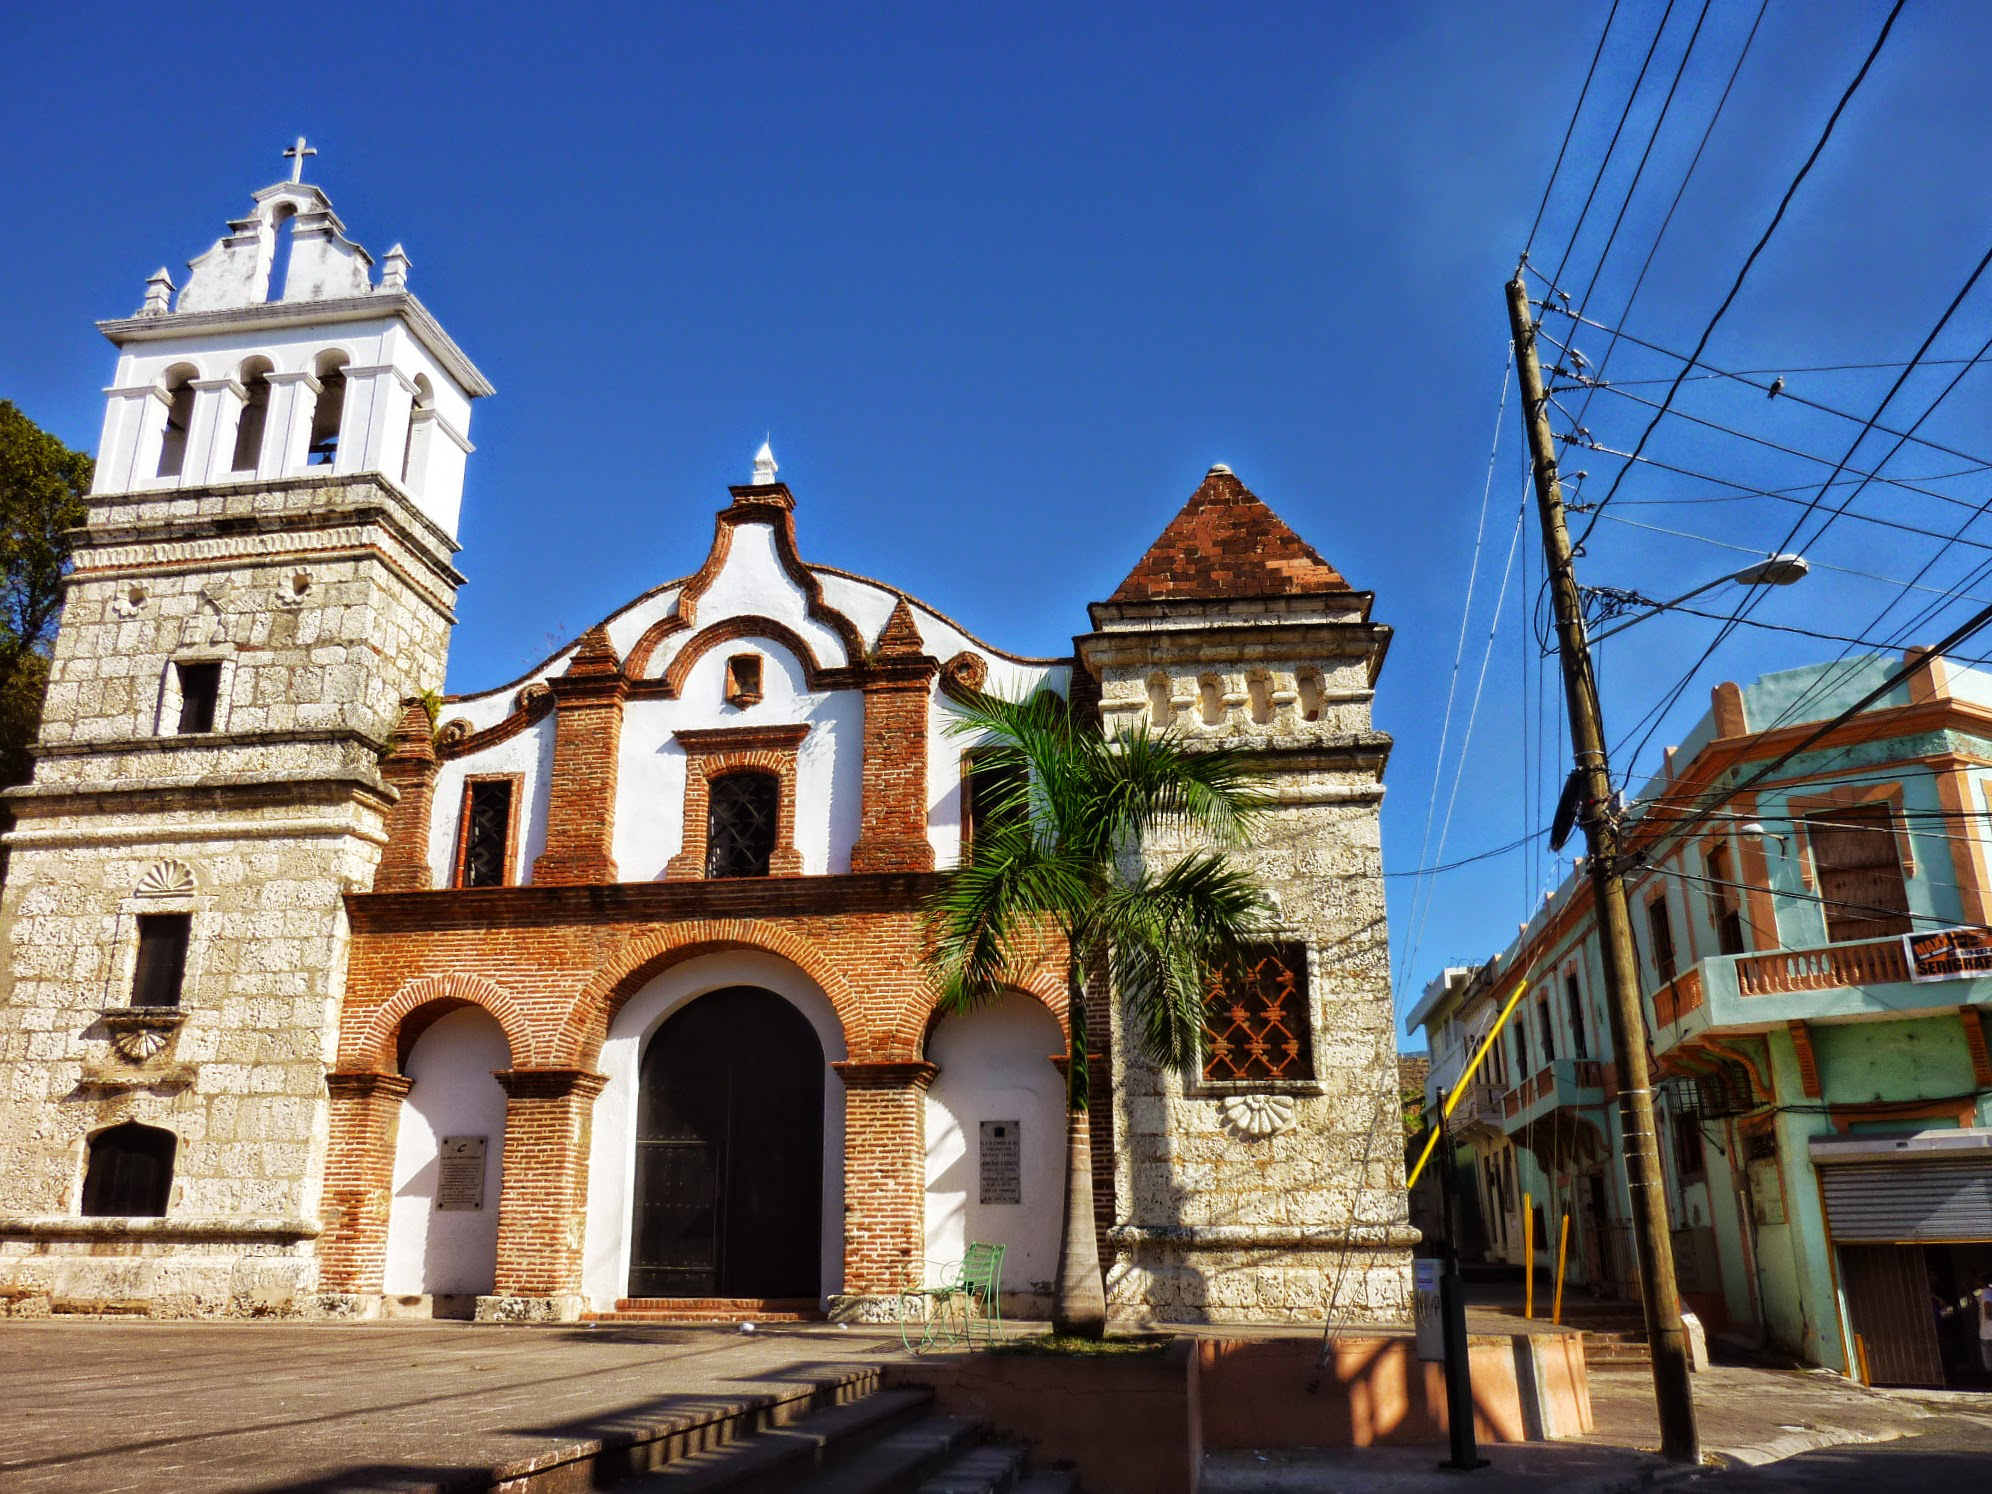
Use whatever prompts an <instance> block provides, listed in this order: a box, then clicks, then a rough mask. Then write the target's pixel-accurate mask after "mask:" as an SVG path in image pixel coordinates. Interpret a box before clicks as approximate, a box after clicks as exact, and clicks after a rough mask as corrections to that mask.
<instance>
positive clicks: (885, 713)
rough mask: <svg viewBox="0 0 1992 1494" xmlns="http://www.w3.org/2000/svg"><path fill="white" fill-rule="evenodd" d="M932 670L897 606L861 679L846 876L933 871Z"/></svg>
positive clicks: (908, 611)
mask: <svg viewBox="0 0 1992 1494" xmlns="http://www.w3.org/2000/svg"><path fill="white" fill-rule="evenodd" d="M939 669H940V665H939V664H937V663H936V662H935V661H934V660H933V659H932V658H930V657H929V656H928V655H927V654H925V653H923V652H921V643H920V630H919V628H918V627H917V626H916V625H915V624H914V621H913V609H912V608H910V607H908V606H907V605H906V601H905V599H904V598H903V597H902V598H901V599H900V602H899V605H898V606H896V607H894V608H893V609H892V617H891V619H890V620H889V621H887V623H886V625H885V631H884V632H883V633H881V634H880V635H879V640H878V648H877V650H876V651H875V652H874V654H873V657H872V666H871V670H870V672H869V674H868V675H867V676H866V679H865V756H864V802H863V805H862V808H861V815H862V819H861V821H860V825H859V830H858V839H857V842H856V843H855V844H854V845H853V846H852V847H851V870H852V871H854V872H908V871H914V872H921V871H932V870H933V869H934V847H933V845H932V844H931V843H930V842H929V841H928V839H927V701H928V699H929V696H930V693H931V690H932V687H933V680H934V675H935V674H936V673H937V672H938V670H939Z"/></svg>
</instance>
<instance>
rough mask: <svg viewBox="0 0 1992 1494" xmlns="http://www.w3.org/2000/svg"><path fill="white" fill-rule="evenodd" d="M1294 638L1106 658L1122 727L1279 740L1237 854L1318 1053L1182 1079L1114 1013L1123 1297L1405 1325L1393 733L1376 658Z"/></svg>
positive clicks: (1111, 700)
mask: <svg viewBox="0 0 1992 1494" xmlns="http://www.w3.org/2000/svg"><path fill="white" fill-rule="evenodd" d="M1288 646H1291V645H1290V644H1289V645H1288ZM1280 647H1281V644H1280V643H1279V642H1277V641H1275V639H1274V637H1273V635H1272V633H1271V631H1270V630H1269V634H1268V636H1267V638H1266V640H1265V642H1264V643H1263V645H1261V646H1259V647H1257V648H1255V649H1254V650H1253V657H1252V659H1251V661H1250V662H1249V663H1247V664H1245V665H1242V666H1240V665H1234V666H1232V667H1229V668H1219V669H1210V668H1202V667H1197V666H1196V665H1195V664H1194V663H1193V662H1191V661H1186V660H1185V659H1184V658H1183V657H1182V654H1183V652H1184V650H1183V648H1182V645H1181V644H1180V642H1178V643H1177V644H1176V645H1174V646H1172V647H1170V648H1168V649H1166V650H1158V652H1161V653H1166V654H1168V655H1172V656H1173V657H1171V658H1168V659H1167V660H1155V659H1151V660H1145V661H1144V660H1140V659H1137V658H1133V657H1128V656H1127V655H1126V651H1125V650H1124V649H1123V650H1122V651H1121V659H1120V662H1118V663H1116V664H1113V665H1110V666H1109V667H1108V668H1107V669H1106V670H1105V671H1104V678H1103V680H1102V696H1103V699H1102V716H1103V720H1104V721H1105V723H1106V724H1107V726H1108V728H1109V729H1112V728H1113V727H1114V726H1116V725H1119V724H1123V723H1125V724H1130V725H1132V724H1135V723H1137V722H1139V721H1151V722H1155V723H1156V724H1157V725H1158V726H1160V727H1172V728H1174V729H1176V730H1177V731H1179V732H1181V733H1182V734H1184V735H1186V736H1188V737H1189V738H1190V739H1191V740H1192V741H1211V742H1217V741H1229V742H1234V743H1244V744H1247V745H1249V746H1251V747H1253V748H1254V749H1257V750H1260V751H1263V752H1264V753H1265V758H1264V763H1265V768H1266V774H1265V778H1264V780H1263V782H1262V785H1261V786H1262V788H1263V789H1264V790H1265V791H1267V792H1270V793H1271V794H1272V795H1273V796H1274V797H1275V798H1276V800H1277V801H1278V802H1277V807H1276V808H1274V809H1273V810H1272V811H1271V813H1270V816H1269V818H1268V822H1267V823H1266V824H1265V825H1264V826H1263V827H1262V828H1261V829H1260V830H1259V832H1258V833H1257V835H1256V836H1255V839H1254V842H1253V844H1252V845H1251V846H1250V847H1249V848H1248V849H1246V850H1243V851H1241V852H1238V853H1237V854H1238V856H1239V858H1240V860H1241V861H1242V863H1243V864H1244V865H1246V866H1247V867H1249V868H1251V869H1252V870H1253V871H1254V872H1255V873H1256V874H1257V875H1258V877H1259V879H1260V881H1261V883H1262V885H1264V886H1265V887H1266V889H1267V890H1268V891H1269V892H1270V894H1271V895H1272V898H1273V900H1274V902H1275V904H1276V906H1277V909H1278V922H1279V926H1280V930H1281V933H1282V934H1284V935H1286V936H1288V937H1291V938H1296V939H1299V940H1301V941H1303V942H1304V943H1305V945H1306V950H1307V965H1308V971H1307V974H1308V997H1309V1004H1310V1012H1311V1028H1312V1050H1313V1069H1312V1073H1311V1075H1310V1076H1308V1077H1306V1078H1304V1079H1302V1080H1299V1081H1295V1082H1289V1081H1286V1080H1277V1081H1275V1080H1262V1081H1246V1082H1237V1081H1233V1082H1226V1083H1218V1082H1212V1081H1206V1080H1203V1079H1202V1078H1201V1077H1198V1078H1192V1079H1186V1078H1185V1077H1184V1076H1183V1075H1181V1074H1179V1073H1175V1072H1169V1071H1163V1070H1160V1069H1158V1068H1157V1067H1156V1066H1155V1065H1154V1064H1152V1063H1150V1062H1149V1061H1147V1060H1146V1059H1145V1058H1143V1057H1142V1056H1141V1055H1140V1054H1139V1052H1138V1051H1137V1050H1135V1049H1134V1048H1133V1047H1132V1045H1131V1044H1130V1043H1129V1042H1128V1041H1127V1035H1126V1033H1125V1032H1124V1030H1123V1027H1122V1024H1121V1022H1120V1015H1121V1014H1120V1013H1119V1011H1118V1010H1117V1009H1116V1012H1115V1018H1116V1026H1115V1039H1114V1044H1113V1053H1114V1077H1115V1102H1116V1108H1117V1122H1118V1125H1117V1129H1118V1130H1119V1132H1120V1138H1119V1141H1120V1144H1119V1146H1118V1148H1117V1153H1116V1167H1115V1211H1116V1219H1117V1221H1118V1223H1117V1225H1116V1228H1115V1229H1114V1231H1113V1239H1114V1245H1115V1252H1114V1254H1115V1259H1114V1263H1113V1265H1112V1267H1111V1268H1110V1271H1109V1295H1110V1300H1111V1302H1112V1305H1113V1307H1114V1308H1115V1310H1116V1311H1120V1312H1125V1313H1129V1314H1148V1315H1152V1316H1153V1317H1155V1318H1157V1319H1161V1320H1165V1321H1204V1320H1212V1321H1262V1322H1286V1321H1306V1322H1310V1323H1319V1322H1321V1321H1323V1320H1324V1319H1327V1320H1331V1321H1335V1322H1341V1323H1363V1324H1394V1323H1402V1322H1405V1321H1408V1320H1409V1316H1410V1311H1409V1296H1410V1269H1409V1267H1410V1262H1409V1254H1410V1252H1409V1246H1410V1244H1411V1243H1412V1242H1413V1241H1414V1240H1415V1235H1414V1234H1413V1233H1412V1232H1411V1231H1410V1229H1409V1223H1408V1218H1407V1213H1406V1200H1405V1194H1404V1181H1403V1156H1402V1139H1401V1135H1400V1132H1399V1124H1400V1123H1399V1119H1398V1111H1397V1097H1396V1078H1395V1074H1396V1044H1395V1037H1394V1029H1393V1027H1392V1024H1391V1004H1390V980H1389V956H1388V940H1387V935H1386V925H1385V916H1384V902H1383V883H1382V879H1381V875H1380V873H1381V864H1380V862H1381V848H1380V835H1379V822H1378V806H1379V804H1380V802H1381V799H1382V793H1383V790H1382V785H1381V784H1380V783H1379V782H1378V781H1377V778H1378V773H1379V771H1380V769H1381V764H1382V757H1383V753H1384V752H1385V751H1386V750H1387V747H1388V739H1387V738H1384V737H1382V736H1381V735H1380V734H1378V733H1375V732H1374V731H1373V730H1372V728H1371V724H1370V714H1369V703H1370V695H1371V692H1370V689H1369V681H1368V672H1367V661H1366V660H1365V659H1363V658H1361V657H1342V658H1336V657H1322V656H1319V655H1316V656H1314V657H1311V658H1305V659H1295V658H1293V657H1291V656H1288V657H1284V658H1283V657H1280V656H1279V654H1278V650H1279V648H1280ZM1165 682H1166V692H1165V689H1164V688H1163V687H1164V685H1165ZM1211 716H1215V717H1216V719H1215V720H1211V719H1208V718H1209V717H1211ZM1158 717H1159V720H1158ZM1255 718H1259V719H1255ZM1186 849H1188V847H1187V846H1183V845H1169V844H1155V845H1151V847H1150V848H1149V850H1150V854H1151V855H1152V856H1154V857H1156V858H1158V859H1163V860H1166V859H1168V858H1169V857H1171V856H1173V855H1176V854H1180V853H1181V852H1182V851H1184V850H1186Z"/></svg>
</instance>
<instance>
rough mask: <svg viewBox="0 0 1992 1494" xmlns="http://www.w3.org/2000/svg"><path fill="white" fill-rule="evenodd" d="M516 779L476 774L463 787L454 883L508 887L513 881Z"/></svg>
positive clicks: (516, 802)
mask: <svg viewBox="0 0 1992 1494" xmlns="http://www.w3.org/2000/svg"><path fill="white" fill-rule="evenodd" d="M520 797H521V796H520V793H519V779H518V778H517V777H516V776H514V775H509V774H508V775H504V776H492V777H477V778H472V779H469V780H468V781H466V782H465V784H464V786H463V814H462V817H461V819H460V821H459V823H458V827H457V857H456V885H457V886H459V887H509V886H511V885H512V883H513V882H514V881H515V880H516V879H515V878H514V876H513V861H514V858H515V855H516V851H517V847H518V839H519V837H518V812H519V799H520Z"/></svg>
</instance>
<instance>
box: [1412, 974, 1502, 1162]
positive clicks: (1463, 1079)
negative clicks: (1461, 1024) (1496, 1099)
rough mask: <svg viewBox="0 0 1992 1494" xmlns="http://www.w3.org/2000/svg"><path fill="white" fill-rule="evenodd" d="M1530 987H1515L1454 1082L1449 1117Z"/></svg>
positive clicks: (1424, 1156) (1428, 1153) (1425, 1155)
mask: <svg viewBox="0 0 1992 1494" xmlns="http://www.w3.org/2000/svg"><path fill="white" fill-rule="evenodd" d="M1528 988H1529V983H1528V982H1527V981H1523V982H1522V983H1521V984H1520V985H1519V986H1516V987H1515V994H1514V995H1512V996H1510V997H1509V998H1508V1004H1507V1005H1506V1006H1504V1007H1502V1008H1501V1015H1500V1016H1498V1017H1496V1018H1495V1019H1494V1025H1493V1026H1492V1027H1490V1028H1489V1029H1488V1030H1487V1036H1486V1037H1484V1038H1482V1039H1481V1040H1480V1051H1479V1052H1477V1053H1475V1054H1474V1055H1473V1062H1472V1063H1470V1064H1468V1065H1467V1066H1466V1069H1465V1071H1464V1072H1463V1073H1461V1075H1460V1076H1459V1078H1458V1080H1456V1081H1455V1082H1454V1084H1453V1088H1452V1093H1451V1094H1449V1095H1447V1096H1446V1108H1445V1114H1446V1116H1447V1117H1448V1118H1450V1117H1451V1116H1452V1113H1453V1107H1454V1106H1455V1105H1457V1104H1458V1103H1459V1097H1460V1096H1461V1095H1463V1094H1465V1093H1466V1086H1467V1085H1468V1084H1469V1083H1471V1082H1472V1080H1473V1076H1474V1073H1475V1071H1477V1070H1478V1069H1479V1067H1480V1061H1481V1060H1482V1059H1483V1058H1485V1057H1486V1056H1487V1054H1488V1051H1489V1050H1490V1049H1491V1048H1493V1046H1494V1039H1496V1038H1497V1037H1499V1036H1500V1035H1501V1029H1502V1028H1503V1027H1505V1026H1507V1024H1508V1018H1509V1017H1511V1016H1512V1015H1514V1011H1515V1003H1516V1002H1518V1001H1520V1000H1521V999H1522V992H1524V991H1526V990H1527V989H1528ZM1441 1129H1442V1128H1441V1127H1439V1126H1434V1127H1432V1136H1431V1140H1429V1141H1427V1142H1426V1143H1425V1150H1424V1151H1422V1152H1420V1153H1419V1154H1418V1162H1417V1165H1416V1166H1415V1167H1413V1168H1412V1169H1411V1176H1410V1177H1408V1178H1406V1179H1405V1180H1404V1187H1405V1189H1406V1190H1407V1191H1408V1190H1410V1189H1412V1188H1415V1187H1417V1186H1418V1175H1419V1174H1420V1173H1422V1172H1423V1171H1424V1170H1425V1164H1426V1163H1427V1162H1429V1161H1431V1160H1432V1149H1433V1148H1434V1147H1436V1146H1437V1145H1438V1144H1439V1132H1440V1130H1441Z"/></svg>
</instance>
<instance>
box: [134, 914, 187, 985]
mask: <svg viewBox="0 0 1992 1494" xmlns="http://www.w3.org/2000/svg"><path fill="white" fill-rule="evenodd" d="M193 924H194V916H193V914H191V913H141V914H139V915H138V960H137V962H136V963H135V964H134V966H133V967H132V976H131V1004H132V1005H133V1006H178V1005H179V1004H180V990H181V987H182V986H183V985H184V984H185V983H186V979H187V939H188V936H189V935H190V934H191V933H192V932H193Z"/></svg>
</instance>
